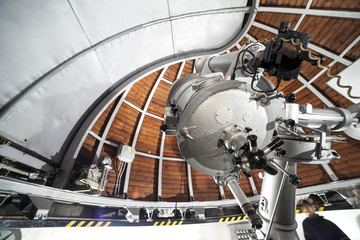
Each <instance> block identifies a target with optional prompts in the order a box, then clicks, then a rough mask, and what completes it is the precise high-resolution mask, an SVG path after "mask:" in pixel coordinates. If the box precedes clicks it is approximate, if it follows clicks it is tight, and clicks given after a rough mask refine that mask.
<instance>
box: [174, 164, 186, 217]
mask: <svg viewBox="0 0 360 240" xmlns="http://www.w3.org/2000/svg"><path fill="white" fill-rule="evenodd" d="M184 163H185V161H184V162H183V163H182V164H181V167H180V174H181V177H180V188H179V193H178V194H177V195H176V202H175V210H176V209H177V204H178V201H179V196H180V193H181V187H182V179H183V174H182V168H183V166H184Z"/></svg>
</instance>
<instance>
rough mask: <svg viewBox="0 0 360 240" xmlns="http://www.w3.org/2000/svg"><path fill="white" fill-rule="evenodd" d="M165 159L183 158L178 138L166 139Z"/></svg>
mask: <svg viewBox="0 0 360 240" xmlns="http://www.w3.org/2000/svg"><path fill="white" fill-rule="evenodd" d="M164 157H175V158H183V156H182V155H181V153H180V150H179V147H178V144H177V141H176V136H166V137H165V145H164Z"/></svg>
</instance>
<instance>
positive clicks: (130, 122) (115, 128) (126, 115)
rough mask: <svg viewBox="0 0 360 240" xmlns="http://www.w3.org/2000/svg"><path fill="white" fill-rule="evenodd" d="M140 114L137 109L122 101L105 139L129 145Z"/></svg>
mask: <svg viewBox="0 0 360 240" xmlns="http://www.w3.org/2000/svg"><path fill="white" fill-rule="evenodd" d="M140 116H141V113H140V112H139V111H137V110H136V109H134V108H132V107H130V106H129V105H127V104H126V103H123V104H122V105H121V107H120V109H119V111H118V113H117V114H116V117H115V119H114V122H113V124H112V125H111V128H110V130H109V134H108V135H107V137H106V139H107V140H109V141H111V142H114V143H118V144H121V143H123V144H126V145H131V144H132V141H133V137H134V134H135V131H136V127H137V124H138V122H139V119H140Z"/></svg>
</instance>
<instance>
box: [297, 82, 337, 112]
mask: <svg viewBox="0 0 360 240" xmlns="http://www.w3.org/2000/svg"><path fill="white" fill-rule="evenodd" d="M298 80H299V81H300V82H301V83H302V84H304V86H305V87H307V88H308V89H309V90H310V91H311V92H312V93H314V94H315V96H316V97H318V98H319V99H320V100H321V101H323V102H324V103H325V104H326V105H327V106H328V107H335V105H334V104H333V103H332V102H330V101H329V100H328V99H327V98H326V97H324V95H322V94H321V93H320V92H319V91H318V90H317V89H316V88H315V87H313V86H312V85H311V84H310V83H308V81H306V80H305V79H304V78H303V77H302V76H300V75H299V76H298Z"/></svg>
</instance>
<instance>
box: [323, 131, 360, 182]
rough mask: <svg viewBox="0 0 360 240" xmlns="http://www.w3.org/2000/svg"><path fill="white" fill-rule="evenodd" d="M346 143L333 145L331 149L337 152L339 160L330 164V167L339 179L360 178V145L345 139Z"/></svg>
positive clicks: (353, 140)
mask: <svg viewBox="0 0 360 240" xmlns="http://www.w3.org/2000/svg"><path fill="white" fill-rule="evenodd" d="M346 138H347V140H346V141H347V142H346V143H333V144H332V149H334V150H335V151H337V152H338V153H339V154H340V156H341V158H340V159H337V160H333V161H331V162H330V164H329V165H330V167H331V168H332V170H333V171H334V173H335V174H336V176H337V177H338V178H339V179H341V180H345V179H351V178H356V177H360V144H359V141H357V140H355V139H352V138H350V137H346Z"/></svg>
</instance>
